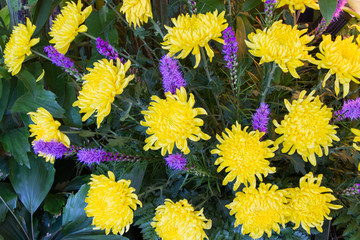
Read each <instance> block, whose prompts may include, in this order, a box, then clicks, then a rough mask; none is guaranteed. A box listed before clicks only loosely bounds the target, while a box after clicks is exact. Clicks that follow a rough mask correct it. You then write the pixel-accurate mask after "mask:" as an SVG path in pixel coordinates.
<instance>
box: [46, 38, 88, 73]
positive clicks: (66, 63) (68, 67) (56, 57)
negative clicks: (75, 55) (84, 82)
mask: <svg viewBox="0 0 360 240" xmlns="http://www.w3.org/2000/svg"><path fill="white" fill-rule="evenodd" d="M44 51H45V52H46V54H47V56H48V58H50V59H51V62H52V63H53V64H55V65H56V66H58V67H62V68H64V69H65V72H67V73H69V74H70V75H72V76H74V77H75V78H76V79H81V74H80V73H79V72H78V70H77V69H76V68H75V67H74V62H73V61H71V59H70V58H68V57H65V55H63V54H61V53H59V52H58V51H57V50H56V49H55V48H54V47H53V46H51V45H49V46H46V47H44Z"/></svg>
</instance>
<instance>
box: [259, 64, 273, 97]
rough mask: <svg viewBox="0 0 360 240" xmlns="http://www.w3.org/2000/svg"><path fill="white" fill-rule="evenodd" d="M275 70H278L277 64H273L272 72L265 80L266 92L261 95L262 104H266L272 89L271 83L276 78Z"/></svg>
mask: <svg viewBox="0 0 360 240" xmlns="http://www.w3.org/2000/svg"><path fill="white" fill-rule="evenodd" d="M275 70H276V63H275V62H273V64H272V66H271V72H270V74H269V75H267V76H266V79H265V82H266V87H265V90H264V91H263V92H262V94H261V102H265V98H266V95H267V93H268V91H269V89H270V87H271V81H272V79H273V77H274V73H275Z"/></svg>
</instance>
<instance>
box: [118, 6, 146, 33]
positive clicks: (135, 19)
mask: <svg viewBox="0 0 360 240" xmlns="http://www.w3.org/2000/svg"><path fill="white" fill-rule="evenodd" d="M120 11H121V12H122V13H125V17H126V21H127V22H128V23H129V25H130V27H131V25H134V28H136V27H137V26H140V25H141V24H143V23H144V22H145V23H147V22H148V19H149V18H153V15H152V11H151V3H150V0H124V2H123V5H122V7H121V8H120Z"/></svg>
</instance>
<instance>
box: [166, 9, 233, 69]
mask: <svg viewBox="0 0 360 240" xmlns="http://www.w3.org/2000/svg"><path fill="white" fill-rule="evenodd" d="M224 15H225V11H224V12H222V13H220V14H219V15H218V11H217V10H215V12H214V13H211V12H208V13H206V14H201V13H199V14H196V15H195V14H194V15H191V16H190V15H189V14H186V15H185V16H184V15H180V16H178V18H177V19H175V18H172V19H171V21H172V22H173V24H174V27H168V26H165V28H166V29H167V30H168V33H167V34H166V35H165V37H164V42H163V43H162V44H163V48H164V49H167V50H169V55H170V56H173V55H175V54H176V53H178V52H180V53H179V54H178V55H177V56H176V58H186V56H187V55H189V53H190V52H191V51H192V54H193V55H194V56H195V59H196V63H195V66H194V68H197V66H198V65H199V63H200V60H201V53H200V47H205V49H206V53H207V55H208V56H209V58H210V62H211V61H212V58H213V57H214V51H213V50H212V49H211V48H210V46H209V42H210V40H215V41H217V42H219V43H222V44H224V40H223V39H222V38H221V36H222V31H224V30H225V28H227V26H228V24H227V23H226V19H225V18H224Z"/></svg>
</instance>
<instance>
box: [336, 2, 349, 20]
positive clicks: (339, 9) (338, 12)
mask: <svg viewBox="0 0 360 240" xmlns="http://www.w3.org/2000/svg"><path fill="white" fill-rule="evenodd" d="M346 3H347V0H338V4H337V7H336V10H335V13H334V15H333V19H332V20H334V19H337V18H338V17H339V16H340V13H341V11H342V8H343V7H344V6H345V4H346Z"/></svg>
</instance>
